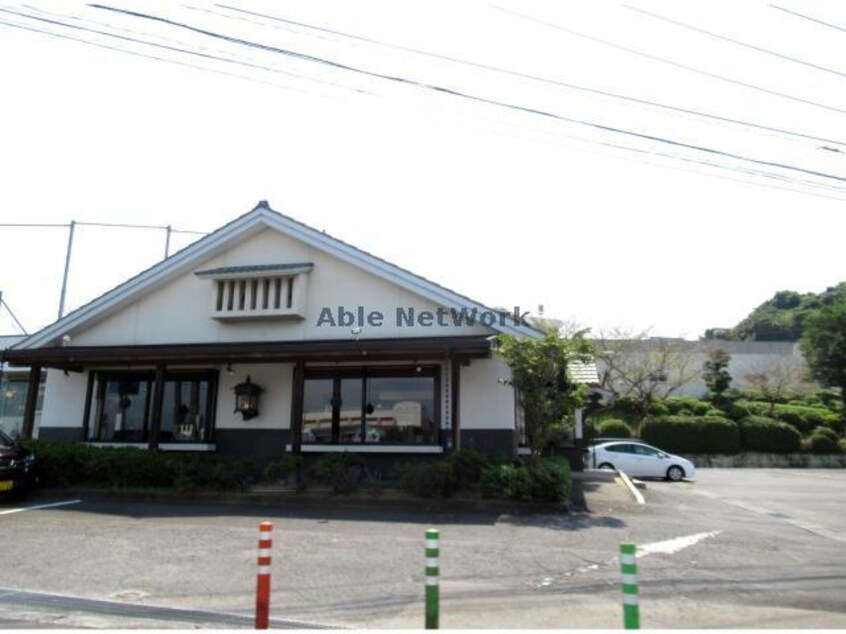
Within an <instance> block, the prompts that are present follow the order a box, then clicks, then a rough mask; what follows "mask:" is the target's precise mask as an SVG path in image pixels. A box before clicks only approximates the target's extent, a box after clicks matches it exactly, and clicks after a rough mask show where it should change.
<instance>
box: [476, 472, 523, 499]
mask: <svg viewBox="0 0 846 634" xmlns="http://www.w3.org/2000/svg"><path fill="white" fill-rule="evenodd" d="M481 485H482V496H483V497H489V498H506V499H509V500H528V499H529V498H530V497H531V494H532V485H531V482H530V480H529V470H528V469H527V468H526V466H525V465H522V464H513V463H510V464H500V465H493V466H491V467H487V468H486V469H485V470H484V471H483V472H482V481H481Z"/></svg>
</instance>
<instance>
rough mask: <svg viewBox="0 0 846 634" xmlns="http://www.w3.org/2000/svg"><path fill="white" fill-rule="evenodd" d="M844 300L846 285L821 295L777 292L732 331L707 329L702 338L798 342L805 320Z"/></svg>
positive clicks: (827, 290)
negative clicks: (823, 308)
mask: <svg viewBox="0 0 846 634" xmlns="http://www.w3.org/2000/svg"><path fill="white" fill-rule="evenodd" d="M843 301H846V282H841V283H840V284H838V285H837V286H830V287H829V288H827V289H825V290H824V291H823V292H822V293H818V294H817V293H804V294H801V293H797V292H795V291H779V292H777V293H776V294H775V295H773V297H772V299H768V300H767V301H765V302H764V303H763V304H761V305H760V306H758V307H757V308H756V309H755V310H753V311H752V312H751V313H750V314H749V315H748V316H747V317H746V318H745V319H743V320H742V321H741V322H740V323H738V324H737V325H736V326H734V328H709V329H708V330H706V331H705V334H704V336H703V337H702V338H703V339H721V340H725V341H798V340H799V338H800V337H801V336H802V323H803V322H804V320H805V318H806V317H807V316H808V315H809V314H811V313H813V312H815V311H817V310H819V309H820V308H822V307H823V306H825V305H827V304H833V303H835V302H843Z"/></svg>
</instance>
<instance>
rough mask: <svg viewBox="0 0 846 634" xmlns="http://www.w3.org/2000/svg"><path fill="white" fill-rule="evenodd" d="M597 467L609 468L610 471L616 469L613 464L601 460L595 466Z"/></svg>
mask: <svg viewBox="0 0 846 634" xmlns="http://www.w3.org/2000/svg"><path fill="white" fill-rule="evenodd" d="M597 469H611V470H612V471H616V469H615V468H614V465H612V464H611V463H610V462H603V463H602V464H601V465H599V466H598V467H597Z"/></svg>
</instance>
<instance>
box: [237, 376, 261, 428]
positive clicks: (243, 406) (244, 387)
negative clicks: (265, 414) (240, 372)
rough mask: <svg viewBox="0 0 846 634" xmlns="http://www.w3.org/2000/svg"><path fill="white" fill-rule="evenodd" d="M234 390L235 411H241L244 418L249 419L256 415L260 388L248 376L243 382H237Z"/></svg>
mask: <svg viewBox="0 0 846 634" xmlns="http://www.w3.org/2000/svg"><path fill="white" fill-rule="evenodd" d="M233 389H234V390H235V413H236V414H237V413H239V412H240V413H241V416H242V417H243V419H244V420H250V419H251V418H255V417H256V416H258V414H259V411H258V404H259V394H261V392H262V388H261V387H259V386H258V385H256V384H255V383H253V382H252V381H251V380H250V377H249V376H248V377H247V380H246V381H244V382H243V383H239V384H238V385H236V386H235V387H234V388H233Z"/></svg>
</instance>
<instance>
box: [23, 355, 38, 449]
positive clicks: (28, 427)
mask: <svg viewBox="0 0 846 634" xmlns="http://www.w3.org/2000/svg"><path fill="white" fill-rule="evenodd" d="M40 388H41V366H40V365H34V366H32V367H30V368H29V382H28V383H27V386H26V403H25V404H24V415H23V425H22V426H21V438H32V434H33V431H34V430H35V408H36V407H37V406H38V390H39V389H40Z"/></svg>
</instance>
